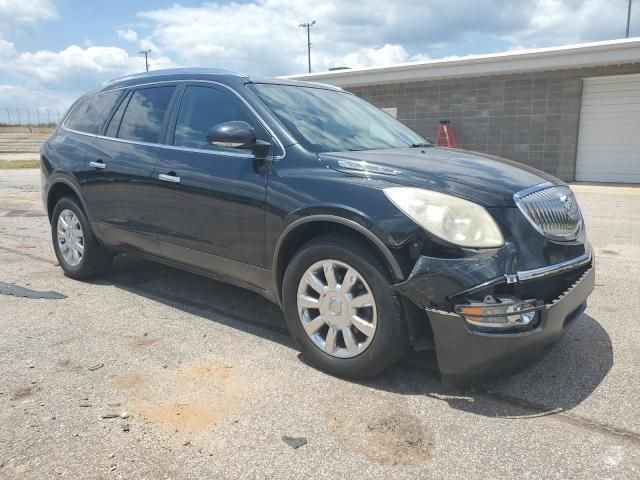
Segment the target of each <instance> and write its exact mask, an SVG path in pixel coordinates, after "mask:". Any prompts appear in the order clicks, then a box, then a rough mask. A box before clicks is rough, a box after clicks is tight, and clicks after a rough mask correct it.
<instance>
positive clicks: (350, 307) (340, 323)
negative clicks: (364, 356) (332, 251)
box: [297, 259, 378, 358]
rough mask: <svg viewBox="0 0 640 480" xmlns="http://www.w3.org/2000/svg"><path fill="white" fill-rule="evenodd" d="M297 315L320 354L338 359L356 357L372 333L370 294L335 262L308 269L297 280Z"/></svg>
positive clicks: (354, 273) (356, 275)
mask: <svg viewBox="0 0 640 480" xmlns="http://www.w3.org/2000/svg"><path fill="white" fill-rule="evenodd" d="M297 305H298V314H299V317H300V321H301V322H302V325H303V327H304V330H305V332H306V334H307V335H308V337H309V338H310V339H311V341H312V342H313V343H314V344H315V345H316V347H318V348H319V349H320V350H322V351H324V352H325V353H327V354H328V355H331V356H333V357H338V358H352V357H356V356H358V355H360V354H361V353H362V352H364V350H365V349H366V348H367V347H368V346H369V345H370V344H371V341H372V340H373V337H374V335H375V333H376V326H377V320H378V318H377V312H376V303H375V299H374V297H373V293H372V291H371V288H369V285H368V284H367V282H366V281H365V280H364V278H363V276H362V275H361V274H360V273H359V272H358V271H357V270H356V269H355V268H353V267H352V266H350V265H348V264H346V263H344V262H341V261H338V260H330V259H329V260H322V261H319V262H316V263H314V264H313V265H311V266H310V267H309V268H308V269H307V270H306V271H305V273H304V275H303V276H302V278H301V279H300V283H299V285H298V295H297Z"/></svg>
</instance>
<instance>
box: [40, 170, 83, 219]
mask: <svg viewBox="0 0 640 480" xmlns="http://www.w3.org/2000/svg"><path fill="white" fill-rule="evenodd" d="M67 194H71V195H73V196H74V197H76V198H77V199H78V201H79V202H80V204H81V206H82V209H83V210H84V212H85V213H86V215H87V217H89V212H88V211H87V206H86V205H85V202H84V198H82V194H81V193H80V188H79V187H78V186H77V185H75V184H74V183H73V182H72V181H70V180H68V179H66V178H64V177H58V178H56V179H55V180H54V181H53V182H52V183H51V186H50V187H49V190H48V191H47V216H48V217H49V222H51V217H52V215H53V209H54V208H55V206H56V203H58V200H60V199H61V198H62V197H64V196H65V195H67Z"/></svg>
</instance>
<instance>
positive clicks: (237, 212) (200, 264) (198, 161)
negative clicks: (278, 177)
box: [156, 84, 271, 283]
mask: <svg viewBox="0 0 640 480" xmlns="http://www.w3.org/2000/svg"><path fill="white" fill-rule="evenodd" d="M174 111H175V113H174V115H173V117H174V118H173V120H172V121H171V122H170V127H169V128H170V130H169V134H168V135H167V145H166V146H165V147H163V148H162V149H161V150H160V153H159V157H158V163H157V166H156V178H157V180H156V182H157V210H158V225H157V236H158V239H159V240H160V250H161V252H162V254H163V256H165V257H167V258H168V259H171V260H174V261H178V262H180V263H186V264H189V265H192V266H194V267H196V268H199V269H205V270H209V271H212V272H217V273H219V274H222V275H224V276H230V277H238V278H241V277H243V276H245V275H244V273H246V272H250V271H251V268H250V267H264V263H265V258H264V217H265V211H264V208H265V195H266V187H267V175H268V169H269V162H268V161H265V160H264V159H263V160H260V159H256V158H255V156H254V155H253V152H252V151H251V150H249V149H236V148H222V147H214V146H211V145H209V144H208V143H207V139H206V134H207V132H208V130H209V129H210V128H211V127H213V126H214V125H217V124H218V123H222V122H227V121H231V120H242V121H245V122H247V123H249V124H250V125H252V126H253V127H254V128H255V131H256V136H257V138H258V139H260V140H265V141H271V138H270V136H269V135H268V133H267V132H266V131H265V129H264V128H263V127H262V126H261V125H260V123H259V122H258V121H257V120H256V119H255V118H254V116H253V115H252V114H251V112H250V111H249V110H247V109H246V108H245V106H244V104H243V102H242V101H241V100H240V99H239V98H238V97H237V96H236V95H235V94H234V93H233V92H230V91H229V90H227V89H226V88H224V87H218V86H212V85H211V84H189V85H187V86H186V87H185V89H184V93H183V95H182V99H181V102H180V106H179V108H178V109H177V110H175V109H174ZM243 272H244V273H243ZM249 283H252V282H251V281H250V280H249Z"/></svg>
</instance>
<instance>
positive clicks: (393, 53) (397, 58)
mask: <svg viewBox="0 0 640 480" xmlns="http://www.w3.org/2000/svg"><path fill="white" fill-rule="evenodd" d="M316 57H317V58H316V59H315V62H316V68H317V69H318V70H328V69H329V68H332V67H350V68H361V67H369V66H372V65H390V64H394V63H405V62H410V61H417V60H427V59H428V58H429V57H427V56H426V55H413V56H412V55H409V53H407V51H406V50H405V49H404V48H403V47H402V46H401V45H389V44H386V45H384V46H382V47H380V48H361V49H359V50H356V51H355V52H350V53H347V54H345V55H340V56H336V55H326V54H324V53H320V54H319V55H317V56H316Z"/></svg>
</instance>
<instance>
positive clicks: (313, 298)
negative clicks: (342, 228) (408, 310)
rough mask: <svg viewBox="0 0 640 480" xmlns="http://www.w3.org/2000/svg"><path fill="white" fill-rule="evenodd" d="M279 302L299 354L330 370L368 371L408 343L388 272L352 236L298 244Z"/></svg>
mask: <svg viewBox="0 0 640 480" xmlns="http://www.w3.org/2000/svg"><path fill="white" fill-rule="evenodd" d="M327 270H328V272H329V274H328V275H326V272H327ZM331 279H335V281H332V280H331ZM365 299H368V300H366V301H365ZM282 303H283V309H284V313H285V318H286V321H287V326H288V327H289V331H290V332H291V335H292V336H293V337H294V339H295V340H296V341H297V343H298V344H299V345H300V348H301V350H302V352H303V355H304V356H305V358H307V359H308V360H309V362H310V363H312V364H313V365H315V366H317V367H318V368H320V369H322V370H325V371H327V372H329V373H331V374H334V375H337V376H340V377H345V378H353V379H358V378H367V377H371V376H374V375H376V374H378V373H380V372H382V371H383V370H385V369H387V368H389V367H390V366H392V365H393V364H394V363H396V361H397V360H398V359H399V358H400V357H401V356H402V355H403V354H404V353H405V352H406V351H407V349H408V345H409V342H408V337H407V333H406V329H405V321H404V317H403V312H402V307H401V305H400V301H399V299H398V297H397V296H396V294H395V293H394V292H393V290H392V289H391V287H390V281H389V275H388V272H387V271H386V270H385V268H384V267H383V265H382V264H381V263H380V261H379V260H378V259H377V258H376V256H375V255H374V254H373V253H372V252H371V251H370V249H369V246H368V245H366V244H364V243H362V242H359V241H357V240H354V239H351V238H348V237H342V236H338V235H325V236H322V237H320V238H317V239H315V240H313V241H311V242H309V243H307V244H306V245H304V246H303V247H302V248H301V249H300V250H299V251H298V252H297V253H296V254H295V256H294V257H293V259H292V260H291V262H290V263H289V265H288V267H287V270H286V272H285V275H284V280H283V285H282ZM354 316H355V317H357V318H355V319H354ZM332 331H333V332H332ZM308 332H309V333H308Z"/></svg>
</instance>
